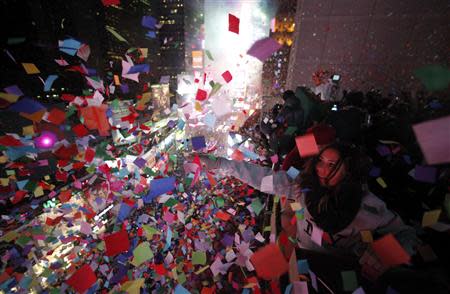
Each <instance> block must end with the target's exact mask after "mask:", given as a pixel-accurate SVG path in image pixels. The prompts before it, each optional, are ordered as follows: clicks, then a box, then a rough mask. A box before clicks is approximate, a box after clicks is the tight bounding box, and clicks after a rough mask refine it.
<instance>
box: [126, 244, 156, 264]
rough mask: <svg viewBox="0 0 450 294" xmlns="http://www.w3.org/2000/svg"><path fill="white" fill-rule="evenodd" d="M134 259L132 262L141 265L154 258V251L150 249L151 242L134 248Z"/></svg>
mask: <svg viewBox="0 0 450 294" xmlns="http://www.w3.org/2000/svg"><path fill="white" fill-rule="evenodd" d="M133 256H134V258H133V260H132V261H131V264H132V265H134V266H140V265H141V264H142V263H144V262H146V261H147V260H150V259H152V258H153V251H152V250H151V249H150V243H148V242H143V243H141V244H139V246H137V247H136V249H134V250H133Z"/></svg>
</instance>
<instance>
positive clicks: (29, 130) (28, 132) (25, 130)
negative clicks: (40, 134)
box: [22, 125, 34, 136]
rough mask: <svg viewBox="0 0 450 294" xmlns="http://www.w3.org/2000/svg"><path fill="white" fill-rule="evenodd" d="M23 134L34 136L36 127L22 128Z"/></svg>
mask: <svg viewBox="0 0 450 294" xmlns="http://www.w3.org/2000/svg"><path fill="white" fill-rule="evenodd" d="M22 133H23V135H24V136H32V135H34V126H32V125H29V126H26V127H23V128H22Z"/></svg>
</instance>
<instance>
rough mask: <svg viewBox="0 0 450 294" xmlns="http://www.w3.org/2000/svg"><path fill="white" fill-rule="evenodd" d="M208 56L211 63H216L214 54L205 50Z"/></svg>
mask: <svg viewBox="0 0 450 294" xmlns="http://www.w3.org/2000/svg"><path fill="white" fill-rule="evenodd" d="M205 53H206V56H208V59H209V60H211V61H214V58H213V57H212V54H211V52H210V51H209V50H205Z"/></svg>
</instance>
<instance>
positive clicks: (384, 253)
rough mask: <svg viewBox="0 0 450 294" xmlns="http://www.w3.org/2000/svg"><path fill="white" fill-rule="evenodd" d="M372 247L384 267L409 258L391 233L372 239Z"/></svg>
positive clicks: (406, 261)
mask: <svg viewBox="0 0 450 294" xmlns="http://www.w3.org/2000/svg"><path fill="white" fill-rule="evenodd" d="M372 248H373V250H374V251H375V253H376V254H377V256H378V257H379V258H380V260H381V262H382V263H383V265H384V266H386V267H390V266H396V265H400V264H404V263H408V262H409V261H410V259H411V258H410V256H409V255H408V253H407V252H406V251H405V249H403V247H402V246H401V245H400V243H399V242H398V241H397V239H395V237H394V236H393V235H392V234H388V235H386V236H384V237H382V238H381V239H378V240H376V241H374V242H373V244H372Z"/></svg>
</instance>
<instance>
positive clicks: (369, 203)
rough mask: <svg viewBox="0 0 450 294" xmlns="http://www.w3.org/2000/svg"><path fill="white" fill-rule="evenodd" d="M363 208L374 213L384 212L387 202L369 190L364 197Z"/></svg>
mask: <svg viewBox="0 0 450 294" xmlns="http://www.w3.org/2000/svg"><path fill="white" fill-rule="evenodd" d="M361 209H363V210H365V211H367V212H369V213H373V214H382V213H384V211H385V210H386V203H384V201H383V200H381V199H380V198H378V197H377V196H376V195H374V194H373V193H372V192H370V191H367V192H366V193H365V194H364V196H363V198H362V201H361Z"/></svg>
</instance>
